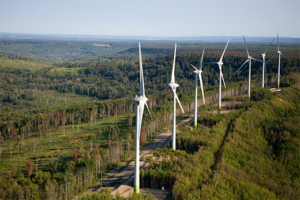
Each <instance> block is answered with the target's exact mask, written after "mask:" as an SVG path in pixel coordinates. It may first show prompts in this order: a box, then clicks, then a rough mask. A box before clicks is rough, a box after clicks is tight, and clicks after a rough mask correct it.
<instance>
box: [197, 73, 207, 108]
mask: <svg viewBox="0 0 300 200" xmlns="http://www.w3.org/2000/svg"><path fill="white" fill-rule="evenodd" d="M200 74H201V73H200ZM200 74H198V75H199V81H200V86H201V92H202V98H203V103H204V104H205V99H204V90H203V83H202V77H201V75H200Z"/></svg>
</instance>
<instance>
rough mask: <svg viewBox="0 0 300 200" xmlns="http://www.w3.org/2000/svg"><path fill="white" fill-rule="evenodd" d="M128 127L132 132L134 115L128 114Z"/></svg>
mask: <svg viewBox="0 0 300 200" xmlns="http://www.w3.org/2000/svg"><path fill="white" fill-rule="evenodd" d="M128 126H129V128H130V132H132V115H131V113H129V114H128Z"/></svg>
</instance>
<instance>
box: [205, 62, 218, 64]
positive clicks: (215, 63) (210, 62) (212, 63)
mask: <svg viewBox="0 0 300 200" xmlns="http://www.w3.org/2000/svg"><path fill="white" fill-rule="evenodd" d="M205 63H207V64H218V62H205Z"/></svg>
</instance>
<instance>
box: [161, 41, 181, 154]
mask: <svg viewBox="0 0 300 200" xmlns="http://www.w3.org/2000/svg"><path fill="white" fill-rule="evenodd" d="M176 48H177V44H176V43H175V52H174V60H173V68H172V74H171V82H170V83H169V84H168V86H167V87H166V88H165V90H166V89H167V88H171V90H172V92H173V97H174V98H173V127H172V149H174V150H175V149H176V100H177V101H178V104H179V106H180V108H181V110H182V112H183V113H184V110H183V109H182V106H181V104H180V101H179V99H178V97H177V94H176V88H177V87H179V85H178V84H177V83H175V61H176Z"/></svg>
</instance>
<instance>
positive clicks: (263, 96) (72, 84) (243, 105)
mask: <svg viewBox="0 0 300 200" xmlns="http://www.w3.org/2000/svg"><path fill="white" fill-rule="evenodd" d="M21 43H22V42H20V44H21ZM50 43H52V44H53V45H54V44H55V42H50ZM66 44H68V43H66ZM70 44H71V43H70ZM26 45H27V44H26ZM26 45H25V46H26ZM72 45H75V46H76V45H79V44H76V42H74V43H72ZM116 45H118V44H117V43H116ZM124 45H125V44H124ZM25 46H24V48H25ZM111 46H112V45H111ZM123 47H124V46H120V47H119V48H123ZM172 48H173V47H170V48H169V47H168V48H165V49H164V48H160V47H158V46H157V48H152V47H149V48H145V51H146V52H148V53H149V55H151V56H157V55H164V54H169V53H170V52H171V51H173V49H172ZM181 48H182V49H181V50H182V51H193V50H192V49H191V47H190V46H184V45H182V47H181ZM213 48H216V49H219V50H222V48H223V47H221V45H219V46H218V45H215V46H212V47H211V49H213ZM261 48H264V46H262V47H257V50H259V49H261ZM159 49H162V50H159ZM181 50H179V51H181ZM198 50H199V49H197V48H195V49H194V51H198ZM294 50H295V49H293V48H292V49H290V54H287V56H289V57H291V58H292V59H293V61H294V62H292V63H290V62H288V61H286V60H283V61H282V63H281V64H282V65H281V69H282V78H281V84H282V86H284V87H287V88H284V90H283V91H282V92H281V93H279V94H276V96H274V94H271V92H270V91H269V90H265V89H260V88H253V90H252V93H251V100H249V99H244V98H242V97H240V96H234V97H233V96H232V95H241V94H244V93H245V91H246V89H247V87H246V83H247V82H246V81H245V79H246V77H247V75H248V73H247V72H244V71H243V72H241V73H240V74H239V76H236V77H233V73H234V71H235V70H236V69H237V68H238V66H239V65H240V64H242V62H243V61H244V59H245V55H244V54H245V53H239V52H237V53H233V52H226V55H225V56H226V60H225V66H226V67H225V69H223V74H224V78H225V80H226V86H227V87H226V89H225V88H222V93H223V94H222V97H224V99H223V100H224V101H227V102H231V101H235V102H237V103H236V104H235V105H234V106H232V108H235V109H239V111H236V112H231V113H229V114H212V113H213V112H216V113H218V112H219V111H221V110H218V111H216V109H215V106H213V105H206V106H203V107H201V108H199V111H200V112H201V116H200V118H199V121H198V123H200V124H201V125H199V126H198V127H199V129H197V130H193V131H190V130H189V128H188V127H185V126H183V127H181V130H182V132H181V134H179V135H178V137H177V146H178V147H179V150H176V151H171V150H168V149H164V150H160V149H158V150H157V151H156V152H155V153H154V155H155V156H156V157H157V159H160V160H162V163H159V162H157V161H156V160H153V159H152V160H151V159H148V162H149V163H150V166H151V168H150V169H149V170H146V171H141V177H142V181H141V183H142V187H154V188H156V187H161V186H164V187H165V188H170V189H171V188H172V189H173V196H174V198H175V199H181V198H183V199H192V198H193V197H196V196H197V195H198V196H199V194H200V195H201V196H203V198H206V197H210V196H211V197H214V195H215V194H214V192H215V191H216V190H219V189H220V187H217V186H214V184H215V185H217V184H220V185H221V187H222V188H225V189H223V190H221V189H220V191H223V192H224V191H225V190H226V187H227V186H225V185H226V184H227V183H229V182H230V181H231V182H232V184H233V185H234V186H231V187H232V188H233V189H232V190H231V191H232V192H231V193H228V198H247V197H251V198H256V197H257V196H255V195H256V194H259V195H262V194H265V195H266V196H267V195H269V197H270V198H273V197H277V198H287V197H286V195H292V196H291V197H295V196H296V197H297V195H298V193H297V192H295V191H297V187H298V186H297V183H298V182H299V180H298V179H294V177H297V176H298V177H299V174H298V172H296V169H297V166H299V158H298V155H299V133H298V130H299V124H298V121H299V115H298V113H299V112H298V111H299V107H298V104H297V103H299V102H298V101H299V100H298V99H299V87H298V86H299V82H298V80H299V76H298V75H296V76H292V75H290V74H292V73H295V74H297V72H299V70H300V66H299V61H300V58H299V55H298V54H297V53H294ZM130 51H132V53H134V52H135V50H134V51H133V50H130ZM162 52H163V53H162ZM171 53H172V52H171ZM220 54H221V52H207V53H206V54H205V60H204V61H205V62H210V61H215V60H216V59H217V58H218V57H219V56H220ZM129 57H130V55H129ZM129 57H126V58H129ZM199 57H200V53H198V52H194V53H191V52H188V53H184V52H182V53H179V54H178V56H177V59H176V61H177V62H176V80H177V82H178V83H179V85H180V87H179V89H178V92H179V98H180V100H181V103H182V104H183V107H184V110H185V111H186V112H190V111H192V110H193V105H194V104H193V100H194V97H193V93H194V89H193V88H194V74H193V72H192V70H191V69H190V66H189V65H190V64H191V63H192V64H194V65H196V64H197V63H198V62H199ZM114 58H115V57H113V58H112V59H114ZM172 62H173V55H172V54H171V55H166V56H162V57H156V58H147V59H144V61H143V65H144V73H145V82H146V83H145V85H148V87H146V93H147V96H148V97H149V101H148V104H149V107H150V109H151V114H152V117H153V120H150V119H149V117H147V116H145V117H144V119H143V127H142V132H141V144H145V143H147V140H149V139H150V140H151V138H152V137H153V136H154V135H155V134H157V133H158V132H159V131H161V130H162V128H164V127H165V126H167V125H169V124H170V122H171V120H172V118H171V112H172V94H171V93H170V92H169V93H167V92H164V93H162V92H161V90H162V89H163V88H165V86H166V83H167V82H168V81H169V79H170V72H171V66H172ZM261 67H262V66H260V64H259V63H254V65H253V71H252V74H253V80H252V85H253V86H255V85H259V84H260V79H261V78H260V77H261V75H260V69H261ZM203 70H204V72H203V82H204V85H205V97H206V103H207V104H211V103H213V102H215V101H216V97H217V90H218V88H217V87H216V86H217V85H218V73H219V72H218V71H219V70H218V69H217V68H214V67H209V66H207V65H206V66H204V69H203ZM268 73H269V74H268V76H267V77H266V78H267V79H266V81H267V83H268V85H270V84H272V83H274V82H275V81H276V73H277V62H276V61H272V62H271V63H270V65H269V67H268ZM138 74H139V71H138V62H137V61H136V60H113V61H80V62H50V61H39V60H35V59H32V58H24V57H19V56H9V55H0V76H1V77H0V86H1V87H0V183H1V184H0V198H4V199H22V198H26V199H27V198H28V197H30V198H32V199H47V198H49V197H53V198H57V199H65V198H70V197H72V196H73V195H75V194H77V193H80V192H82V191H84V190H85V189H87V188H88V187H90V186H91V185H92V184H94V183H95V181H96V180H98V179H99V178H100V177H101V175H104V174H105V173H106V172H107V171H109V170H111V169H113V168H115V167H116V166H117V165H118V163H119V162H120V161H127V160H128V159H129V158H130V157H131V156H132V155H133V150H134V146H133V145H132V144H133V143H134V138H135V137H134V136H135V131H134V130H135V128H134V124H135V121H134V120H135V117H134V113H135V105H134V103H133V102H132V97H134V96H135V94H138V91H139V88H138V83H139V75H138ZM201 97H202V96H201V94H199V98H201ZM229 104H230V103H229ZM264 104H266V105H267V106H265V107H264ZM199 105H202V103H200V104H199ZM258 110H259V111H258ZM258 115H259V116H260V117H255V118H254V119H253V122H252V121H251V120H252V118H253V116H258ZM177 116H181V113H180V110H178V112H177ZM250 119H251V120H250ZM249 120H250V122H251V123H250V122H249ZM244 123H245V125H244ZM240 124H243V125H242V126H240ZM249 124H250V125H249ZM252 124H253V125H255V127H252V126H253V125H252ZM236 127H243V128H246V130H247V131H248V132H242V131H241V130H240V129H237V128H236ZM254 132H255V134H256V135H255V134H254ZM237 134H240V136H238V135H237ZM253 134H254V135H253ZM257 134H266V136H264V137H260V139H261V138H264V139H261V140H260V141H259V142H256V141H252V140H254V138H259V137H258V136H257ZM232 135H233V136H234V137H233V136H232ZM245 135H246V136H245ZM232 137H233V139H232V143H234V142H235V139H234V138H235V137H236V138H238V139H239V140H237V141H240V140H241V141H243V142H244V143H238V145H237V144H231V143H229V142H228V140H229V139H231V138H232ZM239 137H242V139H240V138H239ZM244 137H246V138H244ZM224 138H226V139H224ZM250 139H252V140H250ZM224 141H226V142H224ZM252 143H253V144H252ZM248 144H251V145H252V146H251V149H246V150H247V151H246V150H245V149H244V147H245V146H246V147H249V146H250V145H248ZM228 145H232V146H233V147H232V148H240V149H239V151H241V152H242V153H241V155H242V156H241V157H243V156H245V155H246V153H247V155H248V154H249V156H250V157H251V156H252V154H255V153H254V152H256V153H257V152H258V153H260V154H262V156H261V157H259V158H257V159H258V160H259V161H261V162H264V163H267V164H265V165H266V166H267V167H268V168H262V171H261V173H264V171H265V170H267V169H269V167H270V166H271V167H273V168H272V169H274V170H275V169H276V170H279V169H281V168H280V167H282V171H280V173H282V174H284V176H285V175H287V177H288V178H287V179H284V178H282V177H283V175H280V176H278V177H276V178H274V177H272V176H273V175H274V173H273V172H272V173H273V174H268V173H266V180H269V181H271V182H266V181H262V180H261V179H258V178H256V179H255V180H254V179H253V180H252V179H249V178H248V177H247V176H248V175H247V174H249V173H250V171H249V166H248V165H245V164H243V165H241V164H240V165H237V164H235V162H238V163H240V161H239V160H238V161H236V160H234V159H233V158H231V157H230V156H232V154H233V153H232V152H230V154H228V158H227V157H226V155H227V154H226V152H227V148H228ZM234 145H236V146H234ZM247 145H248V146H247ZM220 147H221V148H220ZM249 148H250V147H249ZM220 149H221V151H220ZM253 149H254V150H253ZM256 149H258V150H259V151H258V150H256ZM260 149H263V150H260ZM228 151H229V150H228ZM245 151H246V153H245ZM219 152H221V153H219ZM273 154H274V156H273ZM258 156H259V155H258ZM163 158H165V159H163ZM226 159H227V160H226ZM237 159H242V158H239V156H237ZM251 159H252V157H251ZM251 159H248V160H251ZM264 159H265V160H264ZM297 159H298V160H297ZM248 160H247V161H248ZM295 160H296V161H295ZM275 161H276V162H277V163H281V164H274V163H275ZM216 162H217V163H218V165H215V163H216ZM244 162H245V161H244ZM249 165H250V164H249ZM275 165H276V166H275ZM277 165H278V166H277ZM216 166H217V167H216ZM237 166H238V168H237V169H236V167H237ZM253 166H254V165H253ZM295 166H296V167H295ZM230 167H231V168H230ZM251 167H252V165H251ZM254 167H257V166H256V165H255V166H254ZM229 169H230V170H232V171H233V172H234V173H237V174H241V177H243V178H241V179H239V178H240V177H235V176H233V175H232V173H233V172H232V173H229ZM247 170H248V171H247ZM270 171H271V170H270ZM298 171H299V170H298ZM215 172H216V173H215ZM256 172H257V171H256ZM270 173H271V172H270ZM212 174H214V176H211V175H212ZM211 177H214V178H213V179H212V180H211ZM245 177H246V178H245ZM253 177H256V176H253ZM222 178H223V179H224V180H228V182H226V184H225V182H224V180H223V179H222ZM271 179H272V180H271ZM210 180H211V181H210ZM232 180H234V181H235V182H234V181H232ZM241 181H243V182H241ZM272 181H273V182H272ZM297 181H298V182H297ZM274 182H275V183H274ZM192 183H193V184H192ZM194 183H197V184H198V185H197V184H194ZM241 183H242V185H240V184H241ZM224 184H225V185H224ZM272 184H273V186H269V185H272ZM274 184H275V185H276V184H277V185H276V187H275V186H274ZM253 185H254V186H253ZM213 186H214V187H213ZM248 186H249V187H250V186H251V187H252V186H253V188H254V189H253V191H254V193H255V195H253V194H252V193H251V194H248V193H247V192H246V193H245V192H244V193H245V194H244V193H243V195H244V196H241V194H240V192H241V191H243V190H242V189H241V188H245V187H248ZM260 187H261V188H264V189H263V190H259V189H261V188H260ZM282 187H284V188H285V189H284V191H283V189H282ZM255 188H256V189H255ZM266 188H267V189H266ZM265 190H266V191H265ZM174 191H178V192H174ZM234 191H237V193H235V192H234ZM245 191H246V190H245ZM258 191H259V192H258ZM287 191H288V192H287ZM106 193H107V191H103V194H99V195H95V196H86V197H84V198H87V199H88V198H104V197H103V195H104V196H105V195H106ZM220 195H221V194H220ZM230 195H231V196H230ZM239 195H240V196H239ZM247 195H248V196H247ZM274 195H275V196H274ZM216 197H218V198H221V197H219V196H217V195H216ZM107 198H112V197H107ZM117 198H119V197H117ZM120 198H121V197H120ZM132 198H137V199H147V198H148V199H149V198H150V197H146V196H143V195H141V196H136V197H132ZM151 198H152V197H151ZM151 198H150V199H151Z"/></svg>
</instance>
